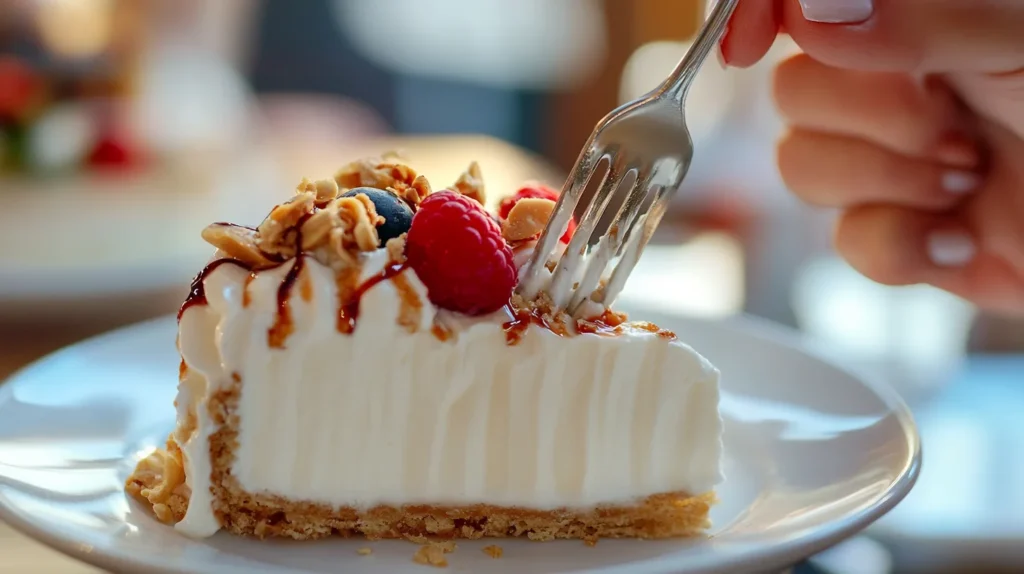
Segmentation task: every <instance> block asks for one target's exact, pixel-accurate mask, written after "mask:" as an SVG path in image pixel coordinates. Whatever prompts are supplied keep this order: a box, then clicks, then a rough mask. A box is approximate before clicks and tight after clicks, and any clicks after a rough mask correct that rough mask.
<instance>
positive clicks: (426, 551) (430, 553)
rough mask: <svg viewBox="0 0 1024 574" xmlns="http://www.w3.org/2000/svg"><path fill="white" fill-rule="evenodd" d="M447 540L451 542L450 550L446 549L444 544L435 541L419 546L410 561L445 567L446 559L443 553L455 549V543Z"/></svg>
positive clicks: (446, 565) (446, 564)
mask: <svg viewBox="0 0 1024 574" xmlns="http://www.w3.org/2000/svg"><path fill="white" fill-rule="evenodd" d="M448 542H449V543H451V550H447V549H446V547H445V546H442V545H441V544H436V543H434V544H425V545H423V546H420V547H419V549H418V550H416V553H415V554H413V556H412V561H413V562H415V563H417V564H423V565H424V566H433V567H435V568H447V567H448V559H447V558H445V556H444V555H445V554H446V553H448V552H453V551H454V550H455V543H454V542H451V541H450V540H449V541H448Z"/></svg>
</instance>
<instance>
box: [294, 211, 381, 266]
mask: <svg viewBox="0 0 1024 574" xmlns="http://www.w3.org/2000/svg"><path fill="white" fill-rule="evenodd" d="M381 223H384V218H383V217H381V216H379V215H377V209H376V207H374V205H373V202H372V201H370V198H369V197H366V195H364V194H361V193H360V194H358V195H356V196H353V197H339V198H337V199H335V200H333V201H331V202H330V203H328V204H327V205H326V206H324V208H323V209H321V210H320V211H318V212H316V213H315V214H314V215H313V216H312V217H310V218H309V219H308V220H307V221H306V223H305V224H303V226H302V249H303V250H304V251H313V250H316V249H318V248H320V247H327V248H328V249H329V253H330V254H331V255H332V256H336V257H338V258H339V259H340V262H341V264H342V266H343V267H348V266H354V265H357V264H358V262H359V253H360V252H362V251H374V250H376V249H377V246H378V244H379V243H380V238H379V237H378V235H377V226H378V225H380V224H381Z"/></svg>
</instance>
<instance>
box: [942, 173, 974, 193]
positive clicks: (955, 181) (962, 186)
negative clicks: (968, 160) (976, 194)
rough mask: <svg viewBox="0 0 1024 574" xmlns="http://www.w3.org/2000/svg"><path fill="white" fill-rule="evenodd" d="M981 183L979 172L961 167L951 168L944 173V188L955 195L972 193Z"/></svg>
mask: <svg viewBox="0 0 1024 574" xmlns="http://www.w3.org/2000/svg"><path fill="white" fill-rule="evenodd" d="M980 184H981V178H980V177H978V174H976V173H971V172H969V171H962V170H959V169H951V170H949V171H947V172H946V173H944V174H942V189H944V190H946V192H948V193H952V194H954V195H963V194H966V193H970V192H972V191H974V190H975V189H977V188H978V185H980Z"/></svg>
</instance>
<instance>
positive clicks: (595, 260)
mask: <svg viewBox="0 0 1024 574" xmlns="http://www.w3.org/2000/svg"><path fill="white" fill-rule="evenodd" d="M651 177H652V174H651V172H650V169H648V168H646V167H645V168H641V169H640V170H639V171H638V172H637V178H636V181H635V182H634V183H633V187H632V189H631V190H630V191H629V195H628V196H626V201H625V202H623V204H622V205H621V206H620V207H619V211H618V213H616V214H615V219H614V220H612V224H611V226H610V227H609V228H608V232H607V233H606V234H605V235H604V236H602V237H601V240H600V241H599V242H598V244H597V246H596V247H595V249H594V250H593V253H592V254H591V256H590V258H589V259H588V261H587V270H586V273H585V274H584V275H583V279H581V280H580V282H579V285H577V287H576V289H575V290H574V292H573V296H572V298H571V299H570V300H569V305H568V307H567V310H568V311H569V314H570V315H575V314H576V312H577V311H578V310H579V308H580V307H581V306H582V305H583V304H584V303H586V301H587V300H589V299H590V294H591V293H593V291H594V289H596V288H597V285H598V283H600V281H601V278H602V277H603V276H604V272H605V270H606V269H607V268H608V264H609V263H610V262H611V261H612V259H613V258H614V257H615V255H616V254H618V253H619V252H620V250H621V247H622V245H623V242H624V241H625V240H626V239H627V238H628V236H629V230H630V229H631V228H632V226H633V223H634V219H636V217H637V214H638V213H639V211H640V206H641V205H642V204H643V202H644V198H645V197H647V194H648V192H649V191H650V190H649V189H648V187H649V186H650V182H651Z"/></svg>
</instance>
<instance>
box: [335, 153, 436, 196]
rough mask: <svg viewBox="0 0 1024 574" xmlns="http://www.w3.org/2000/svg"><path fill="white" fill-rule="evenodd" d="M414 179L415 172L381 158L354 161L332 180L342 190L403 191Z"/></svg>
mask: <svg viewBox="0 0 1024 574" xmlns="http://www.w3.org/2000/svg"><path fill="white" fill-rule="evenodd" d="M415 179H416V170H414V169H413V168H411V167H409V166H407V165H405V164H402V163H397V162H394V161H385V160H383V159H381V158H376V157H374V158H366V159H361V160H359V161H354V162H352V163H350V164H348V165H346V166H345V167H343V168H341V169H340V170H338V172H337V173H336V174H335V175H334V180H335V181H336V182H337V183H338V185H339V186H340V187H341V188H343V189H352V188H355V187H364V186H365V187H376V188H377V189H387V188H389V187H390V188H392V189H394V190H396V191H399V192H401V191H403V190H404V189H405V188H407V187H410V186H411V185H412V184H413V181H415Z"/></svg>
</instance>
